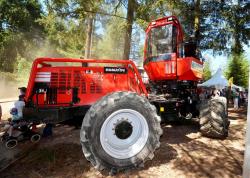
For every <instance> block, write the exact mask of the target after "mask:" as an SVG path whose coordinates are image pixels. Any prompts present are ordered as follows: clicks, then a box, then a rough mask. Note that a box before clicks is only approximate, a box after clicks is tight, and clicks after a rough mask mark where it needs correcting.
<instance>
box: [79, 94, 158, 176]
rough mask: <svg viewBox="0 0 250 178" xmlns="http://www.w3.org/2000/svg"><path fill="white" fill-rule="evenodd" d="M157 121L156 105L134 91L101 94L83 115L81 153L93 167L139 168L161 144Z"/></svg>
mask: <svg viewBox="0 0 250 178" xmlns="http://www.w3.org/2000/svg"><path fill="white" fill-rule="evenodd" d="M160 121H161V119H160V117H159V116H158V115H157V114H156V108H155V107H154V106H153V105H151V104H150V103H149V101H148V100H147V99H146V98H144V97H141V96H139V95H137V94H136V93H132V92H115V93H112V94H109V95H107V96H104V97H103V98H102V99H100V100H99V101H97V102H96V103H95V104H94V105H92V106H91V108H90V109H89V111H88V112H87V113H86V115H85V117H84V120H83V123H82V128H81V132H80V137H81V144H82V150H83V153H84V155H85V157H86V159H87V160H89V161H90V162H91V163H92V165H93V166H94V167H95V168H96V169H98V170H103V169H106V170H108V171H109V172H110V173H114V172H118V171H121V170H127V169H131V168H135V167H142V166H143V163H144V162H145V161H146V160H149V159H150V160H151V159H153V157H154V151H155V149H157V148H158V147H159V146H160V142H159V139H160V135H161V134H162V129H161V127H160Z"/></svg>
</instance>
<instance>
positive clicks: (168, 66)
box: [144, 57, 202, 81]
mask: <svg viewBox="0 0 250 178" xmlns="http://www.w3.org/2000/svg"><path fill="white" fill-rule="evenodd" d="M176 61H177V65H176ZM192 63H193V64H194V63H195V64H196V65H193V67H192ZM176 67H177V71H176ZM144 68H145V71H146V72H147V74H148V76H149V78H150V79H151V80H152V81H158V80H161V81H162V80H174V79H178V80H193V81H198V80H200V79H201V78H202V62H201V61H199V60H197V59H195V58H193V57H188V58H177V60H175V59H174V60H168V61H157V62H149V63H147V64H146V65H144Z"/></svg>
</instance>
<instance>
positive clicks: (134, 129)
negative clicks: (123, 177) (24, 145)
mask: <svg viewBox="0 0 250 178" xmlns="http://www.w3.org/2000/svg"><path fill="white" fill-rule="evenodd" d="M148 135H149V128H148V123H147V121H146V119H145V118H144V116H143V115H141V114H140V113H139V112H137V111H135V110H132V109H121V110H118V111H116V112H114V113H112V114H111V115H110V116H109V117H108V118H107V119H106V120H105V122H104V123H103V125H102V127H101V132H100V141H101V145H102V148H103V149H104V150H105V152H106V153H107V154H109V155H110V156H112V157H114V158H117V159H127V158H131V157H133V156H135V155H136V154H138V153H139V152H140V151H141V150H142V149H143V147H144V146H145V144H146V143H147V140H148Z"/></svg>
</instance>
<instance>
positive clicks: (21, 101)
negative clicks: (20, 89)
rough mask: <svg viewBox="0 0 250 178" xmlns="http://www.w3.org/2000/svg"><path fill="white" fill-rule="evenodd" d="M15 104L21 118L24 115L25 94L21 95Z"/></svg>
mask: <svg viewBox="0 0 250 178" xmlns="http://www.w3.org/2000/svg"><path fill="white" fill-rule="evenodd" d="M14 106H15V108H16V109H17V118H18V119H21V118H22V117H23V108H24V106H25V102H24V96H23V95H20V96H19V99H18V101H16V102H15V103H14Z"/></svg>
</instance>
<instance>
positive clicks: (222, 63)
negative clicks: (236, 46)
mask: <svg viewBox="0 0 250 178" xmlns="http://www.w3.org/2000/svg"><path fill="white" fill-rule="evenodd" d="M244 51H245V56H246V58H247V59H248V61H249V62H250V46H247V45H245V46H244ZM202 56H203V57H204V58H205V59H206V58H209V59H211V60H210V62H211V66H210V68H211V71H212V74H214V73H215V72H216V71H217V69H218V68H221V69H222V70H224V69H226V67H227V62H228V57H227V56H225V55H215V56H213V54H212V51H209V50H207V51H204V52H203V53H202Z"/></svg>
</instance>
